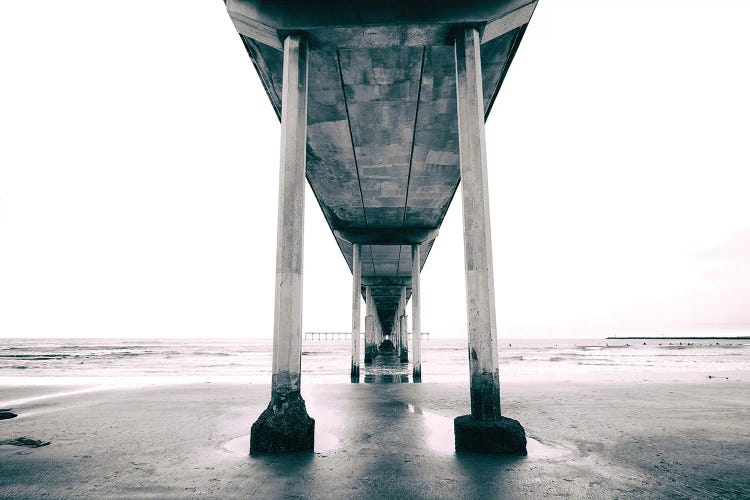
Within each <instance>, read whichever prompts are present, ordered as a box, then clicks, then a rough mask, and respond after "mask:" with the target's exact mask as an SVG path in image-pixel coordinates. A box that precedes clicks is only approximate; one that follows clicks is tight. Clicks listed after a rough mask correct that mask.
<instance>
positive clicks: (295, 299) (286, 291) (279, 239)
mask: <svg viewBox="0 0 750 500" xmlns="http://www.w3.org/2000/svg"><path fill="white" fill-rule="evenodd" d="M307 55H308V51H307V45H306V42H305V41H304V40H303V39H302V38H300V37H299V36H298V35H290V36H289V37H287V38H286V40H285V41H284V75H283V78H284V83H285V86H284V92H283V97H282V100H283V102H284V103H285V107H284V111H283V113H282V116H281V167H280V169H279V210H278V229H277V232H276V288H275V289H276V298H275V309H274V327H273V382H272V383H273V386H272V391H273V392H274V396H276V395H282V396H283V395H285V394H287V393H294V392H299V390H300V369H301V367H300V356H301V353H302V261H303V247H304V242H305V224H304V220H305V161H306V154H305V137H306V130H307Z"/></svg>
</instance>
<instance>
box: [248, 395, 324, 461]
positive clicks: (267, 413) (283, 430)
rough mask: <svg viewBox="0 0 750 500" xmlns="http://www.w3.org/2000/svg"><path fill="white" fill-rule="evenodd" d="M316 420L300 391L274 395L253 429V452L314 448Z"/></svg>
mask: <svg viewBox="0 0 750 500" xmlns="http://www.w3.org/2000/svg"><path fill="white" fill-rule="evenodd" d="M314 443H315V420H314V419H312V418H310V416H309V415H308V414H307V408H306V407H305V400H304V399H302V396H301V395H300V393H299V392H292V393H289V394H287V395H285V396H274V397H273V398H272V399H271V402H270V403H269V404H268V408H266V409H265V410H264V411H263V413H261V414H260V417H258V420H256V421H255V423H254V424H253V427H252V429H251V430H250V453H251V454H252V453H289V452H295V451H313V445H314Z"/></svg>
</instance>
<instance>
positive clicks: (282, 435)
mask: <svg viewBox="0 0 750 500" xmlns="http://www.w3.org/2000/svg"><path fill="white" fill-rule="evenodd" d="M306 155H307V43H306V41H305V40H304V39H302V38H301V37H300V36H299V35H297V34H291V35H289V36H287V37H286V39H285V40H284V68H283V91H282V114H281V165H280V169H279V207H278V229H277V232H276V299H275V300H276V305H275V311H274V331H273V367H272V370H273V371H272V373H273V375H272V379H271V402H270V403H269V405H268V408H266V410H265V411H264V412H263V413H262V414H261V415H260V417H259V418H258V420H257V421H256V422H255V423H254V424H253V426H252V430H251V433H250V450H251V451H260V452H287V451H290V452H291V451H312V449H313V440H314V434H315V421H314V420H313V419H312V418H310V417H309V416H308V415H307V410H306V408H305V402H304V400H303V399H302V397H301V395H300V373H301V354H302V256H303V244H304V215H305V159H306Z"/></svg>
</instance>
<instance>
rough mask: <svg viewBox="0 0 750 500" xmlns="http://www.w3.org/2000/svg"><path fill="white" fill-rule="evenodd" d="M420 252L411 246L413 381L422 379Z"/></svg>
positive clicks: (418, 248) (417, 245) (417, 247)
mask: <svg viewBox="0 0 750 500" xmlns="http://www.w3.org/2000/svg"><path fill="white" fill-rule="evenodd" d="M421 260H422V258H421V252H420V247H419V244H416V245H412V246H411V329H412V333H411V343H412V366H413V376H414V380H415V381H418V380H421V379H422V326H421V313H420V310H419V308H420V303H419V300H420V297H419V295H420V288H421V287H420V284H419V274H420V268H419V266H420V263H421Z"/></svg>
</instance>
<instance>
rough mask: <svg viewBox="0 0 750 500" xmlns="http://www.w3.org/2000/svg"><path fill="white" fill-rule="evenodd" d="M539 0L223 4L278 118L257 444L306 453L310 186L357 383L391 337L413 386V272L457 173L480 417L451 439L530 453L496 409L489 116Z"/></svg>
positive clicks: (458, 426) (475, 408)
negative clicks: (267, 389)
mask: <svg viewBox="0 0 750 500" xmlns="http://www.w3.org/2000/svg"><path fill="white" fill-rule="evenodd" d="M536 3H537V2H536V0H494V1H486V0H485V1H479V0H461V1H455V0H450V1H449V0H382V1H378V2H359V1H352V0H346V1H344V0H318V1H315V0H275V1H268V0H226V8H227V11H228V13H229V16H230V17H231V19H232V21H233V23H234V26H235V28H236V29H237V31H238V32H239V34H240V38H241V39H242V43H243V44H244V46H245V48H246V50H247V53H248V55H249V56H250V58H251V60H252V62H253V64H254V65H255V68H256V70H257V72H258V75H259V76H260V80H261V82H262V83H263V86H264V87H265V90H266V93H267V94H268V98H269V100H270V102H271V105H272V106H273V108H274V110H275V112H276V114H277V116H278V117H279V119H280V121H281V155H280V156H281V161H280V169H279V203H278V231H277V240H276V252H277V254H276V287H275V294H276V298H275V313H274V342H273V375H272V394H271V402H270V404H269V406H268V408H267V409H266V410H265V411H264V412H263V413H262V414H261V416H260V417H259V418H258V420H257V421H256V422H255V424H253V427H252V430H251V450H252V451H254V452H258V451H260V452H285V451H300V450H312V449H313V441H314V428H315V422H314V420H313V419H311V418H310V417H309V416H308V415H307V410H306V408H305V403H304V400H303V399H302V397H301V393H300V390H301V387H300V359H301V344H302V336H303V332H302V261H303V258H302V257H303V239H304V213H305V211H304V204H305V181H307V182H308V183H309V185H310V187H311V188H312V191H313V193H314V194H315V201H317V202H318V204H319V205H320V208H321V210H322V211H323V215H324V216H325V219H326V221H327V222H328V225H329V227H330V229H331V231H332V233H333V236H334V238H335V239H336V243H337V245H338V247H339V249H340V251H341V254H342V256H343V257H344V260H345V262H346V264H347V265H348V266H349V269H350V270H351V271H352V334H351V339H352V360H351V376H352V378H353V380H357V379H358V378H359V372H360V360H361V359H362V357H363V356H364V362H365V363H371V362H372V361H373V359H375V358H376V357H377V356H378V355H379V351H378V346H379V345H380V344H381V342H382V340H383V339H384V338H385V337H389V338H390V339H393V340H394V342H393V345H394V346H395V347H396V349H397V351H398V356H399V357H400V359H401V361H408V359H409V354H410V353H411V357H412V359H411V361H412V365H413V378H414V380H415V381H419V380H420V378H421V375H422V366H421V354H422V353H421V347H420V346H421V339H422V335H421V316H420V273H421V271H422V268H423V267H424V264H425V261H426V260H427V257H428V256H429V253H430V250H431V249H432V245H433V243H434V241H435V238H436V237H437V236H438V230H439V228H440V225H441V223H442V221H443V218H444V217H445V214H446V212H447V210H448V207H449V205H450V203H451V201H452V200H453V196H454V194H455V193H456V189H457V187H458V184H459V181H460V182H463V189H462V193H463V194H462V203H463V227H464V254H465V262H464V264H465V272H466V307H467V318H468V350H467V352H468V364H469V371H470V383H471V390H470V399H471V414H470V415H466V416H463V417H458V418H457V419H456V421H455V425H454V430H455V439H456V449H457V450H458V451H463V450H473V451H484V452H495V453H524V452H525V446H526V438H525V435H524V431H523V428H522V427H521V425H520V424H519V423H518V422H517V421H515V420H512V419H509V418H506V417H504V416H501V413H500V389H499V375H498V359H497V327H496V319H495V295H494V281H493V270H492V245H491V233H490V211H489V192H488V183H487V156H486V148H485V131H484V122H485V120H486V118H487V116H488V115H489V113H490V110H491V109H492V105H493V103H494V102H495V98H496V97H497V95H498V92H499V90H500V87H501V86H502V84H503V80H504V79H505V76H506V74H507V72H508V68H509V67H510V64H511V62H512V60H513V58H514V56H515V54H516V51H517V49H518V47H519V44H520V43H521V39H522V38H523V36H524V33H525V31H526V27H527V25H528V23H529V21H530V19H531V16H532V14H533V12H534V9H535V7H536ZM240 98H241V97H240ZM248 118H249V119H252V117H248ZM509 140H512V139H509ZM259 168H270V166H269V165H263V166H260V167H259ZM363 298H364V301H365V306H364V307H365V311H366V314H365V322H364V323H365V324H364V347H363V346H362V345H361V343H362V342H361V340H360V332H361V329H362V325H360V308H361V302H362V299H363ZM408 301H410V302H411V316H412V317H411V324H412V329H413V332H414V335H412V337H411V344H412V345H411V346H409V342H408V335H406V331H407V329H406V328H407V327H406V325H407V302H408ZM457 307H458V305H457ZM391 349H392V348H391Z"/></svg>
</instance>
